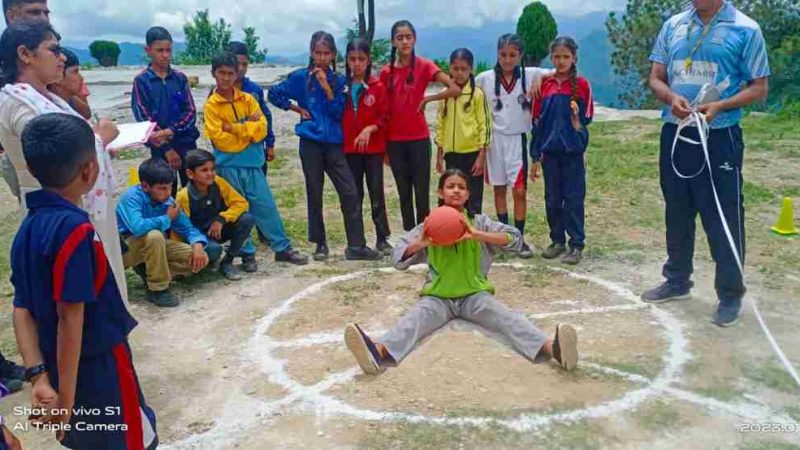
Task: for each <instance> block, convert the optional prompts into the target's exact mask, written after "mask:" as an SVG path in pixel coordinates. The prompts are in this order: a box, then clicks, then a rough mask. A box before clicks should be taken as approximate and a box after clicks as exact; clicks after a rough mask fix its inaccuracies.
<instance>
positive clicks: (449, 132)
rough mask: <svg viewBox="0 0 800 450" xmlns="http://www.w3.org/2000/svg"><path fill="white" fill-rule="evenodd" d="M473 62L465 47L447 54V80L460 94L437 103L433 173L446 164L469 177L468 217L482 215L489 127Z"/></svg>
mask: <svg viewBox="0 0 800 450" xmlns="http://www.w3.org/2000/svg"><path fill="white" fill-rule="evenodd" d="M474 62H475V58H474V57H473V56H472V52H471V51H469V49H466V48H459V49H456V50H455V51H454V52H453V53H452V54H451V55H450V77H451V78H452V79H453V81H455V83H456V84H457V85H458V86H459V87H460V88H461V95H460V96H458V97H456V98H452V99H447V100H445V101H444V102H442V103H440V105H439V114H438V115H437V117H438V120H437V126H436V147H437V149H438V151H437V153H436V171H437V172H438V173H439V174H442V173H444V170H445V165H446V166H447V170H450V169H459V170H461V171H462V172H464V173H465V174H467V175H468V176H469V191H470V197H469V202H468V203H467V212H468V213H469V214H470V216H471V217H474V216H475V214H481V213H482V212H483V169H484V167H485V163H486V148H487V147H488V146H489V140H490V138H491V128H492V122H491V121H492V115H491V112H489V110H488V107H487V104H486V96H485V95H484V94H483V89H481V88H479V87H477V86H476V85H475V74H474V73H473V72H472V69H473V65H474Z"/></svg>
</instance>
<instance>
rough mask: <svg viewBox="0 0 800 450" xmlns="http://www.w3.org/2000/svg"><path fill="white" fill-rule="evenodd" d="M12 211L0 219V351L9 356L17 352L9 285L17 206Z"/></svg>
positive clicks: (11, 290)
mask: <svg viewBox="0 0 800 450" xmlns="http://www.w3.org/2000/svg"><path fill="white" fill-rule="evenodd" d="M12 210H13V211H12V212H10V213H8V214H6V215H5V216H4V217H3V218H2V220H0V255H3V256H2V257H0V294H1V295H2V296H3V301H2V302H0V351H1V352H2V353H3V354H4V355H6V356H7V357H9V358H11V357H12V356H14V355H16V354H17V343H16V338H15V337H14V327H13V325H12V317H11V315H12V311H13V309H14V307H13V305H12V297H13V295H14V289H13V287H12V286H11V282H10V276H11V260H10V255H11V245H12V244H13V242H14V235H15V234H16V231H17V227H18V226H19V213H18V212H17V207H16V205H14V206H13V207H12Z"/></svg>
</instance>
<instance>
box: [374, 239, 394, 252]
mask: <svg viewBox="0 0 800 450" xmlns="http://www.w3.org/2000/svg"><path fill="white" fill-rule="evenodd" d="M375 250H377V251H379V252H381V253H383V256H392V254H393V253H394V248H393V247H392V244H390V243H389V241H387V240H386V239H384V240H381V241H378V243H377V244H375Z"/></svg>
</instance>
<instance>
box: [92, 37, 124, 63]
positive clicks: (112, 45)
mask: <svg viewBox="0 0 800 450" xmlns="http://www.w3.org/2000/svg"><path fill="white" fill-rule="evenodd" d="M89 53H91V55H92V58H94V59H96V60H97V62H98V63H99V64H100V65H101V66H103V67H113V66H116V65H117V61H118V60H119V54H120V53H122V50H120V48H119V45H118V44H117V43H116V42H111V41H94V42H92V43H91V44H90V45H89Z"/></svg>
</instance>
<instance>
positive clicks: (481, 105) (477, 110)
mask: <svg viewBox="0 0 800 450" xmlns="http://www.w3.org/2000/svg"><path fill="white" fill-rule="evenodd" d="M467 103H469V107H467ZM445 109H446V110H447V114H446V115H445ZM491 129H492V114H491V112H490V111H489V108H488V105H487V104H486V97H485V95H484V94H483V89H481V88H479V87H477V86H475V90H474V94H473V89H472V87H471V86H470V85H469V84H467V85H466V86H464V88H463V89H462V90H461V95H460V96H458V97H457V98H450V99H447V100H444V101H442V102H440V103H439V113H438V114H437V122H436V145H437V146H439V147H441V148H443V149H444V151H445V152H455V153H473V152H477V151H478V150H480V149H482V148H486V147H488V146H489V143H490V140H491V136H492V132H491Z"/></svg>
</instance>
